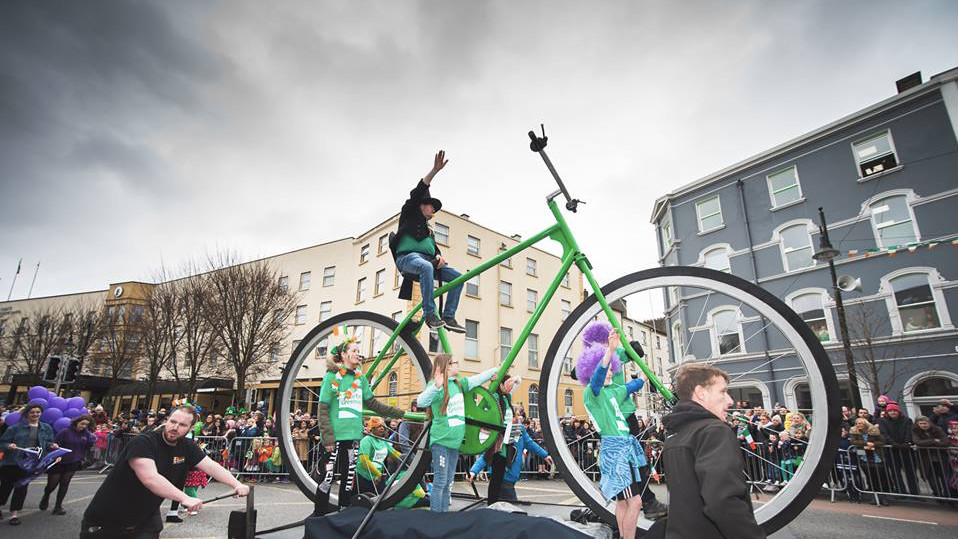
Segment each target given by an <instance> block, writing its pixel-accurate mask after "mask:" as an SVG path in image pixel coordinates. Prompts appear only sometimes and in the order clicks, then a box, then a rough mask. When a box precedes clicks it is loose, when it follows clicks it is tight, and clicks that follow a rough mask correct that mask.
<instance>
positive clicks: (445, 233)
mask: <svg viewBox="0 0 958 539" xmlns="http://www.w3.org/2000/svg"><path fill="white" fill-rule="evenodd" d="M433 235H434V236H435V237H436V243H438V244H439V245H449V227H448V226H446V225H444V224H442V223H436V228H435V229H433Z"/></svg>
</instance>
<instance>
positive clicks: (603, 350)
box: [576, 330, 646, 539]
mask: <svg viewBox="0 0 958 539" xmlns="http://www.w3.org/2000/svg"><path fill="white" fill-rule="evenodd" d="M618 344H619V332H618V331H616V330H612V331H611V332H609V334H608V339H607V341H606V343H601V342H598V343H597V342H592V343H589V342H586V343H585V347H584V348H583V350H582V353H581V354H579V359H578V361H577V362H576V377H577V378H578V380H579V383H583V382H584V384H583V385H585V386H586V388H585V392H584V395H583V403H584V404H585V409H586V411H588V413H589V417H590V418H591V419H592V422H593V424H595V427H596V430H597V431H598V433H599V436H600V442H599V471H600V473H601V474H602V476H601V478H600V479H599V490H601V491H602V495H603V496H604V497H605V498H606V499H608V500H613V499H614V500H615V519H616V523H617V524H618V527H619V534H620V535H621V536H622V537H624V538H626V539H632V538H634V537H635V532H636V523H637V522H638V520H639V511H641V509H642V497H641V492H642V485H641V472H640V471H639V470H640V469H641V468H642V467H644V466H645V465H646V460H645V452H644V451H642V446H640V445H639V441H638V440H637V439H636V438H635V437H634V436H632V435H631V433H630V432H629V426H628V423H627V421H626V419H625V416H624V415H623V414H622V408H621V405H622V404H623V403H624V402H625V401H627V400H628V399H629V396H630V395H632V394H633V393H635V392H636V391H638V390H640V389H642V386H643V384H644V381H643V380H642V379H640V378H638V379H635V380H631V381H629V382H628V383H626V384H625V385H624V386H620V385H615V384H613V383H612V377H613V373H615V372H620V371H621V370H622V363H621V361H620V360H619V357H618V353H617V352H616V349H617V347H618Z"/></svg>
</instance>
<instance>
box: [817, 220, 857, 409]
mask: <svg viewBox="0 0 958 539" xmlns="http://www.w3.org/2000/svg"><path fill="white" fill-rule="evenodd" d="M818 219H819V222H820V223H821V225H819V227H818V230H819V232H820V236H819V247H818V252H816V253H815V254H814V255H812V258H814V259H815V260H819V261H824V262H828V271H829V273H831V277H832V292H833V294H834V298H835V309H836V310H837V311H838V326H839V328H841V331H842V348H843V349H844V351H845V368H846V369H847V370H848V385H849V386H850V387H849V392H850V393H851V397H852V404H853V405H854V406H855V408H856V409H861V407H862V397H861V394H860V393H859V391H858V373H857V372H856V371H855V359H854V357H852V343H851V341H850V340H849V339H850V337H849V335H848V322H847V321H846V319H845V304H844V303H843V302H842V289H841V288H839V287H838V276H837V275H836V274H835V257H836V256H838V255H839V251H838V249H835V248H834V247H832V242H831V241H829V239H828V225H827V224H825V212H824V211H823V210H822V208H821V207H819V208H818Z"/></svg>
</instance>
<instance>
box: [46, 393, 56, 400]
mask: <svg viewBox="0 0 958 539" xmlns="http://www.w3.org/2000/svg"><path fill="white" fill-rule="evenodd" d="M44 398H45V399H47V400H48V401H52V400H53V399H55V398H57V394H56V393H54V392H52V391H47V396H46V397H44Z"/></svg>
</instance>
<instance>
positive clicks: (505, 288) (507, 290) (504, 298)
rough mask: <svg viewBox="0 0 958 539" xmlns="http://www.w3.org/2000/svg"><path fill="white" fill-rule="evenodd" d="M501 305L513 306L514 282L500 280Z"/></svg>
mask: <svg viewBox="0 0 958 539" xmlns="http://www.w3.org/2000/svg"><path fill="white" fill-rule="evenodd" d="M499 305H505V306H506V307H512V283H507V282H505V281H499Z"/></svg>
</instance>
